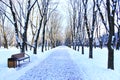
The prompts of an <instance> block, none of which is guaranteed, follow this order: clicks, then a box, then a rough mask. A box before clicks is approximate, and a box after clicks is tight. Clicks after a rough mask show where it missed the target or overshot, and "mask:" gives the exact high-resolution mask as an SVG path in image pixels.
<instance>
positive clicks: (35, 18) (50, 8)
mask: <svg viewBox="0 0 120 80" xmlns="http://www.w3.org/2000/svg"><path fill="white" fill-rule="evenodd" d="M0 4H1V5H3V6H5V8H3V7H2V6H0V16H4V18H5V19H6V21H7V22H5V23H6V24H12V25H13V26H14V31H13V32H14V34H15V39H16V45H17V47H19V48H20V51H21V52H25V51H26V50H27V49H28V47H27V46H30V48H31V49H32V48H33V53H34V54H37V47H38V45H39V44H41V46H42V48H41V51H42V52H43V51H44V47H45V45H46V43H48V44H50V45H49V46H51V44H53V41H52V40H51V38H52V37H53V36H54V35H55V34H56V33H58V30H59V29H60V28H59V27H60V22H59V21H60V20H59V19H60V18H59V19H56V18H52V17H51V15H53V16H56V17H57V16H59V14H58V13H57V10H56V8H57V6H58V2H53V1H52V0H8V1H7V0H0ZM55 13H56V14H55ZM4 18H2V17H0V20H1V24H0V25H1V27H0V30H2V31H3V36H8V35H7V34H6V33H5V31H4V20H5V19H4ZM3 19H4V20H3ZM52 20H54V22H53V23H52V24H51V25H50V21H52ZM2 23H3V24H2ZM5 26H8V28H9V29H11V30H12V28H13V27H11V25H5ZM52 26H54V28H53V27H52ZM52 28H53V29H52ZM49 29H50V30H51V29H52V32H50V33H49V42H48V38H47V37H46V36H47V32H46V31H47V30H49ZM55 30H57V31H56V33H54V32H55ZM6 32H8V31H6ZM59 32H60V31H59ZM14 34H13V35H14ZM56 36H57V37H58V36H60V33H58V34H57V35H56ZM3 38H4V41H6V42H5V43H6V45H7V44H8V43H7V42H8V41H9V40H7V39H6V38H7V37H3ZM57 40H58V41H60V40H59V39H56V40H55V41H57ZM14 42H15V41H14ZM54 43H55V42H54ZM52 46H56V45H52Z"/></svg>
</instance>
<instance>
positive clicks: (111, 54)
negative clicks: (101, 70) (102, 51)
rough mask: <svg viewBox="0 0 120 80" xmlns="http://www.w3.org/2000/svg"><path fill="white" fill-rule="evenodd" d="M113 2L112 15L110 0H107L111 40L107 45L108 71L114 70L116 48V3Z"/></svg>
mask: <svg viewBox="0 0 120 80" xmlns="http://www.w3.org/2000/svg"><path fill="white" fill-rule="evenodd" d="M112 2H113V7H114V9H112V13H111V11H110V6H111V5H110V0H106V4H107V12H108V23H109V39H108V43H107V47H108V69H114V48H113V42H114V40H113V39H114V15H115V9H116V5H115V4H116V2H114V1H112Z"/></svg>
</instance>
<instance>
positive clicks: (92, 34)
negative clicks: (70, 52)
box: [65, 0, 120, 69]
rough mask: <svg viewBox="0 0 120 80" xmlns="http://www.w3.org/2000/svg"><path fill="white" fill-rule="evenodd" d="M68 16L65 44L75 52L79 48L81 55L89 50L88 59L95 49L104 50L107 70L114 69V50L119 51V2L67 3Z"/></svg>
mask: <svg viewBox="0 0 120 80" xmlns="http://www.w3.org/2000/svg"><path fill="white" fill-rule="evenodd" d="M68 16H69V18H68V23H69V24H68V27H69V30H66V39H65V44H66V45H68V46H69V47H73V49H75V50H77V49H78V50H79V46H81V47H82V50H81V51H82V52H81V53H82V54H84V46H88V47H89V58H90V59H92V58H93V53H94V52H93V47H94V46H95V47H96V46H98V47H101V48H102V47H103V46H105V47H107V48H108V68H109V69H114V49H115V48H116V49H117V50H119V48H120V22H119V21H120V0H69V1H68ZM67 29H68V28H67ZM115 31H116V32H115ZM77 47H78V48H77Z"/></svg>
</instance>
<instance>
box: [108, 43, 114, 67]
mask: <svg viewBox="0 0 120 80" xmlns="http://www.w3.org/2000/svg"><path fill="white" fill-rule="evenodd" d="M108 69H114V49H112V48H111V43H110V42H109V43H108Z"/></svg>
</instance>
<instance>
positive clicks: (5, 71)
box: [0, 46, 120, 80]
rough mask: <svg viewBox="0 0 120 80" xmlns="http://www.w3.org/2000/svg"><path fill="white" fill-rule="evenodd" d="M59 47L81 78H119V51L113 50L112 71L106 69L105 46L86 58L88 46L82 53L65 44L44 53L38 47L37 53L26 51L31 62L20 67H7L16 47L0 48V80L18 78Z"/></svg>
mask: <svg viewBox="0 0 120 80" xmlns="http://www.w3.org/2000/svg"><path fill="white" fill-rule="evenodd" d="M61 48H64V49H66V50H67V51H68V53H69V55H70V57H71V59H72V61H73V62H74V63H75V64H76V65H77V66H78V68H79V70H78V71H79V72H80V73H81V74H82V78H83V80H120V51H115V70H114V71H113V70H109V69H107V49H106V48H103V49H102V50H101V49H99V48H96V49H94V58H93V59H88V51H89V50H88V48H85V54H84V55H82V54H81V52H77V51H74V50H72V49H70V48H68V47H65V46H60V47H57V48H55V49H52V50H49V51H46V52H44V53H42V52H41V49H38V54H37V55H33V54H32V51H28V52H26V53H27V54H29V55H30V56H31V62H29V63H24V64H22V66H21V67H17V68H8V67H7V59H8V58H9V57H10V56H11V55H12V54H15V53H18V52H19V50H18V49H16V48H9V49H4V48H0V80H16V79H18V78H19V77H20V76H22V75H24V74H25V73H26V72H27V71H29V70H30V69H32V68H34V67H35V66H37V65H38V64H39V63H41V62H42V61H43V60H45V59H46V58H47V57H48V56H49V55H50V54H52V53H53V52H56V51H58V50H59V53H61V52H60V49H61ZM62 52H63V51H62ZM24 80H26V79H24ZM47 80H48V79H47ZM55 80H56V79H55Z"/></svg>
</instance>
